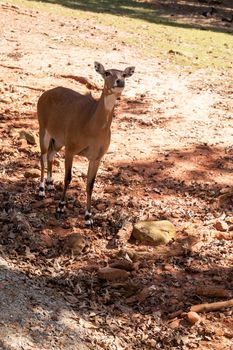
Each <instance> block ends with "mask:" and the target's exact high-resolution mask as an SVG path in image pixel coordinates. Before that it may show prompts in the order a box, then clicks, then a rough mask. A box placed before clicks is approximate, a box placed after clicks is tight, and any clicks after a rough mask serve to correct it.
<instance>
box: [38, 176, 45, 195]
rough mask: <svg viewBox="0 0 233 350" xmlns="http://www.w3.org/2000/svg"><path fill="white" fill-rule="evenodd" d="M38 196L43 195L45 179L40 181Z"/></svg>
mask: <svg viewBox="0 0 233 350" xmlns="http://www.w3.org/2000/svg"><path fill="white" fill-rule="evenodd" d="M39 196H40V197H44V196H45V180H43V181H41V183H40V186H39Z"/></svg>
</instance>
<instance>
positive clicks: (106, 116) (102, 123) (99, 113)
mask: <svg viewBox="0 0 233 350" xmlns="http://www.w3.org/2000/svg"><path fill="white" fill-rule="evenodd" d="M116 99H117V95H116V94H113V93H112V92H108V91H106V90H103V92H102V95H101V97H100V99H99V101H98V105H97V108H96V111H95V116H94V119H95V124H96V125H95V126H96V127H97V128H100V129H105V128H109V127H110V126H111V123H112V116H113V110H114V107H115V104H116Z"/></svg>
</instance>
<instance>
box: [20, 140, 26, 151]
mask: <svg viewBox="0 0 233 350" xmlns="http://www.w3.org/2000/svg"><path fill="white" fill-rule="evenodd" d="M19 151H20V152H27V151H28V143H27V140H25V139H22V140H20V141H19Z"/></svg>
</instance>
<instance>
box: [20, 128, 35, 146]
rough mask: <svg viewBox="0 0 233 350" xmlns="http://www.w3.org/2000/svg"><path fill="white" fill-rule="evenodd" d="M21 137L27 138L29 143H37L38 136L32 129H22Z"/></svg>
mask: <svg viewBox="0 0 233 350" xmlns="http://www.w3.org/2000/svg"><path fill="white" fill-rule="evenodd" d="M19 138H20V139H25V140H27V143H29V144H30V145H36V143H37V142H36V136H35V135H34V134H33V132H31V131H25V130H22V131H20V133H19Z"/></svg>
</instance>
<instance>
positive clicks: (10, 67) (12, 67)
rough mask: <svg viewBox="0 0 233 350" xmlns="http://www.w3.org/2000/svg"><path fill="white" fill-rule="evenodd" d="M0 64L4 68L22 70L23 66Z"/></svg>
mask: <svg viewBox="0 0 233 350" xmlns="http://www.w3.org/2000/svg"><path fill="white" fill-rule="evenodd" d="M0 66H1V67H4V68H9V69H20V70H23V68H21V67H15V66H8V65H7V64H2V63H0Z"/></svg>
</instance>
